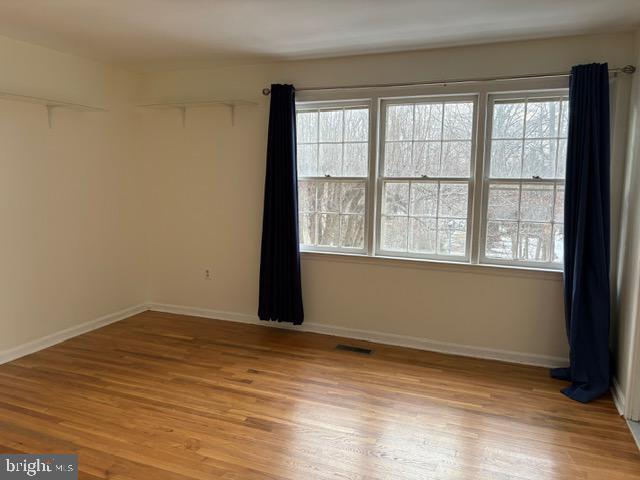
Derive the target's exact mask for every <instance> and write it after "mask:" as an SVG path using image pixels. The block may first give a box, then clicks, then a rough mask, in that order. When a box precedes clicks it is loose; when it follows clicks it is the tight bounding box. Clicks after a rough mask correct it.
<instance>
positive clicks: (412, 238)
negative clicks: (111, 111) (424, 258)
mask: <svg viewBox="0 0 640 480" xmlns="http://www.w3.org/2000/svg"><path fill="white" fill-rule="evenodd" d="M409 251H411V252H416V253H436V219H435V218H427V217H413V218H410V219H409Z"/></svg>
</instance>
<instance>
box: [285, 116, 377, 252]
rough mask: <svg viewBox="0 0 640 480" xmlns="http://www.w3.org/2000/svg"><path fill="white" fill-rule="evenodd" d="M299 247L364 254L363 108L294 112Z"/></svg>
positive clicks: (366, 166) (365, 158)
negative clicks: (295, 118)
mask: <svg viewBox="0 0 640 480" xmlns="http://www.w3.org/2000/svg"><path fill="white" fill-rule="evenodd" d="M297 144H298V147H297V151H298V205H299V207H298V210H299V222H300V223H299V224H300V244H301V245H302V247H303V248H306V249H309V250H327V251H345V252H365V251H366V244H365V225H366V223H367V222H366V207H365V206H366V199H367V190H368V187H367V178H368V177H369V107H368V105H366V104H365V105H362V104H347V103H345V104H339V105H324V106H321V107H317V108H312V107H301V108H300V109H299V110H298V112H297Z"/></svg>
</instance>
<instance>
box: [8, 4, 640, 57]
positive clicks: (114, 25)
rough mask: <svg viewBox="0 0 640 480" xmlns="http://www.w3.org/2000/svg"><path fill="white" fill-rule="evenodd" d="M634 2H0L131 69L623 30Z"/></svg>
mask: <svg viewBox="0 0 640 480" xmlns="http://www.w3.org/2000/svg"><path fill="white" fill-rule="evenodd" d="M639 24H640V0H0V35H5V36H8V37H13V38H16V39H19V40H24V41H27V42H31V43H36V44H40V45H44V46H47V47H50V48H54V49H58V50H62V51H67V52H71V53H76V54H80V55H83V56H87V57H91V58H95V59H98V60H102V61H107V62H111V63H119V64H124V65H126V66H129V67H130V68H138V69H149V68H175V67H179V66H203V65H209V64H215V63H230V62H233V63H238V62H241V63H248V62H255V61H266V60H276V59H296V58H311V57H322V56H337V55H350V54H358V53H373V52H388V51H398V50H413V49H421V48H432V47H438V46H451V45H461V44H471V43H484V42H493V41H504V40H513V39H530V38H539V37H552V36H563V35H571V34H576V33H588V32H602V31H613V30H624V29H630V28H633V27H636V26H638V25H639Z"/></svg>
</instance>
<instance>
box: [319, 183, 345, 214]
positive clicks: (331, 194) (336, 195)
mask: <svg viewBox="0 0 640 480" xmlns="http://www.w3.org/2000/svg"><path fill="white" fill-rule="evenodd" d="M318 211H319V212H335V213H338V212H339V211H340V184H339V183H338V182H319V183H318Z"/></svg>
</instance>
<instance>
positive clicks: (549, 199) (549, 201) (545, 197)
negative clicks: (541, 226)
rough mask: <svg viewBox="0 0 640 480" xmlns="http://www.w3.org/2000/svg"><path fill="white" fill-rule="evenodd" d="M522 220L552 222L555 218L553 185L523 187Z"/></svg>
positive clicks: (525, 185) (528, 185)
mask: <svg viewBox="0 0 640 480" xmlns="http://www.w3.org/2000/svg"><path fill="white" fill-rule="evenodd" d="M521 195H522V200H521V202H520V220H522V221H530V222H551V218H552V216H553V200H554V197H553V195H554V193H553V185H535V184H533V185H532V184H523V185H522V194H521Z"/></svg>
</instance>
